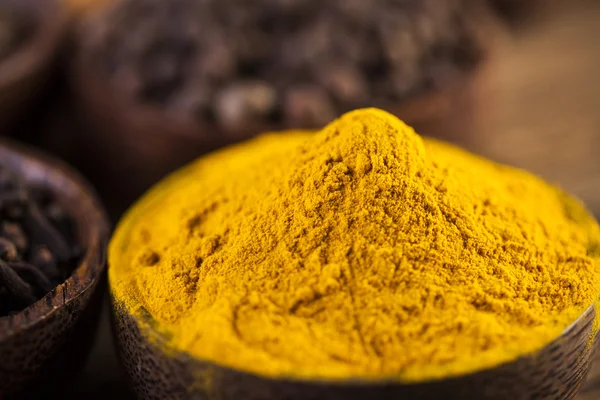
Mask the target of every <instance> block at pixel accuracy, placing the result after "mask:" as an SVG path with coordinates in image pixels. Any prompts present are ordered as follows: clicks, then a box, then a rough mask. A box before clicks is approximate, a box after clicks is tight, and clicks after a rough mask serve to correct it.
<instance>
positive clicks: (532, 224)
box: [109, 109, 600, 381]
mask: <svg viewBox="0 0 600 400" xmlns="http://www.w3.org/2000/svg"><path fill="white" fill-rule="evenodd" d="M109 263H110V270H109V280H110V287H111V291H112V295H113V296H114V298H115V300H116V301H117V303H118V304H119V306H120V307H124V308H125V309H126V310H127V311H128V312H130V313H132V314H133V315H137V316H139V315H142V313H149V314H150V315H151V316H152V317H153V318H154V319H155V320H156V321H157V329H158V330H159V331H161V332H163V333H165V337H167V338H168V341H167V344H168V346H167V347H172V348H174V349H175V350H178V351H184V352H188V353H189V354H191V355H193V356H195V357H198V358H200V359H205V360H210V361H213V362H215V363H217V364H220V365H225V366H228V367H233V368H238V369H241V370H244V371H250V372H253V373H257V374H260V375H266V376H277V377H282V376H288V377H305V378H323V379H346V378H348V377H361V378H381V377H388V378H390V377H391V378H396V379H400V380H406V381H419V380H424V379H429V378H434V377H442V376H449V375H455V374H461V373H468V372H471V371H475V370H479V369H483V368H486V367H491V366H495V365H497V364H499V363H503V362H507V361H509V360H512V359H515V358H517V357H518V356H520V355H523V354H526V353H531V352H535V351H537V350H539V349H541V348H542V347H543V346H545V345H546V344H548V343H549V342H551V341H552V340H553V339H556V338H557V337H558V336H560V334H561V333H562V332H563V331H564V329H565V328H567V327H568V326H569V325H570V324H571V323H572V322H573V321H574V320H575V319H577V317H578V316H580V315H581V314H582V313H583V312H584V311H585V310H586V309H588V308H589V307H590V306H592V305H594V304H595V302H596V300H597V298H598V294H599V293H600V227H599V226H598V224H597V222H596V221H595V220H594V219H593V217H591V216H590V215H589V214H588V212H587V211H586V210H585V208H584V207H583V206H582V205H581V204H580V203H579V202H578V201H577V200H575V199H574V198H572V197H570V196H569V195H567V194H565V193H564V192H562V191H561V190H560V189H558V188H556V187H553V186H551V185H549V184H547V183H545V182H543V181H542V180H541V179H539V178H537V177H535V176H533V175H531V174H529V173H527V172H525V171H521V170H518V169H514V168H511V167H508V166H502V165H498V164H495V163H493V162H490V161H487V160H485V159H483V158H480V157H477V156H475V155H472V154H470V153H468V152H466V151H464V150H461V149H459V148H456V147H453V146H451V145H449V144H446V143H443V142H438V141H434V140H426V139H422V138H421V137H419V136H418V135H417V134H415V132H414V131H413V130H412V129H411V128H410V127H408V126H406V125H405V124H404V123H402V122H401V121H400V120H398V119H397V118H396V117H394V116H392V115H390V114H388V113H386V112H383V111H380V110H376V109H366V110H358V111H355V112H351V113H349V114H346V115H344V116H342V117H341V118H340V119H338V120H336V121H334V122H332V123H331V124H330V125H328V126H327V127H325V128H324V129H323V130H321V131H320V132H317V133H307V132H287V133H282V134H267V135H264V136H261V137H259V138H257V139H255V140H253V141H250V142H247V143H244V144H240V145H237V146H235V147H231V148H228V149H224V150H222V151H219V152H217V153H214V154H212V155H209V156H206V157H204V158H201V159H199V160H198V161H197V162H195V163H193V164H191V165H189V166H188V167H186V168H184V169H182V170H180V171H179V172H177V173H175V174H173V175H172V176H171V177H169V178H168V179H166V180H165V181H163V182H161V183H159V184H158V185H157V186H156V187H155V188H153V189H152V190H151V191H150V192H149V193H148V194H147V195H146V196H145V197H143V198H142V199H141V200H140V202H139V203H138V204H136V205H135V206H134V207H133V208H132V209H131V210H130V211H129V213H128V214H127V215H126V216H125V217H124V219H123V220H122V221H121V223H120V225H119V227H118V229H117V231H116V234H115V236H114V237H113V239H112V242H111V245H110V249H109Z"/></svg>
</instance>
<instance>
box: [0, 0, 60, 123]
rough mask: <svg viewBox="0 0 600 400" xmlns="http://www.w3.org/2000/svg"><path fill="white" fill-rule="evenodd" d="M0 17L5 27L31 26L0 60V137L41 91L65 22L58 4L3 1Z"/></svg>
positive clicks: (44, 0)
mask: <svg viewBox="0 0 600 400" xmlns="http://www.w3.org/2000/svg"><path fill="white" fill-rule="evenodd" d="M0 13H2V15H3V16H4V18H6V21H7V23H8V24H11V23H14V22H15V21H18V20H19V19H24V21H25V22H26V23H28V24H30V25H31V27H30V28H29V29H31V32H29V33H28V34H27V35H26V37H25V38H24V39H23V41H22V42H21V41H19V42H18V43H17V44H16V45H15V47H14V48H13V49H12V50H10V51H9V53H8V54H7V55H6V56H5V57H3V58H0V129H3V131H1V132H0V135H2V134H4V133H6V131H5V130H4V129H5V128H6V127H7V126H9V125H10V123H12V122H13V121H14V120H16V119H17V118H18V117H19V114H20V113H22V112H23V110H24V108H25V107H26V106H28V105H29V104H30V103H32V102H33V101H34V100H35V99H36V97H37V94H38V93H39V92H40V90H41V89H42V88H43V87H44V84H45V81H46V79H47V78H48V76H49V73H50V71H51V67H52V66H53V61H54V60H55V59H56V58H57V55H58V52H59V49H60V47H61V45H62V44H63V38H64V34H65V32H66V27H67V22H68V18H67V14H66V13H64V12H63V9H62V3H61V2H60V0H3V1H2V2H0ZM8 29H9V30H10V29H11V28H10V27H8ZM8 34H10V33H8ZM17 36H18V35H17ZM17 39H20V38H17Z"/></svg>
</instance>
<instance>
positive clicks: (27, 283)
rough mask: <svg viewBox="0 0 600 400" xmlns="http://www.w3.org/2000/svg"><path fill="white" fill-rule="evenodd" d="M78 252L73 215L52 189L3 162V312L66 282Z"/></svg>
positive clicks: (0, 265) (0, 228) (0, 210)
mask: <svg viewBox="0 0 600 400" xmlns="http://www.w3.org/2000/svg"><path fill="white" fill-rule="evenodd" d="M80 255H81V251H80V247H79V246H78V245H77V243H76V240H75V235H74V221H73V218H72V217H71V216H69V214H68V213H67V211H66V210H65V208H64V207H63V206H62V205H61V204H60V203H59V202H58V199H57V198H56V196H54V194H53V192H52V191H51V190H50V189H49V188H47V187H43V186H37V185H31V184H28V183H26V182H24V181H23V180H22V179H21V178H20V177H19V176H17V174H16V173H13V172H12V171H10V170H9V169H8V168H6V167H3V166H2V165H0V318H1V317H3V316H7V315H11V314H14V313H16V312H18V311H20V310H22V309H24V308H26V307H28V306H29V305H31V304H33V303H34V302H36V301H37V300H39V299H41V298H42V297H44V296H45V295H46V294H47V293H48V292H50V291H51V290H52V289H53V288H54V287H56V286H58V285H59V284H61V283H62V282H64V280H65V279H66V278H67V277H68V276H69V275H71V273H72V272H73V270H74V269H75V267H76V266H77V262H78V260H79V258H80Z"/></svg>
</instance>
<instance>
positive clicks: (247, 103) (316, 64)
mask: <svg viewBox="0 0 600 400" xmlns="http://www.w3.org/2000/svg"><path fill="white" fill-rule="evenodd" d="M477 2H479V3H481V1H479V0H371V1H367V0H327V1H316V0H285V1H283V0H257V1H252V2H249V1H245V0H206V1H192V0H169V1H164V0H124V1H120V2H117V3H116V4H115V6H114V8H112V9H110V10H109V11H108V12H107V13H106V14H104V15H101V14H99V15H98V16H96V17H97V18H99V19H98V20H92V21H90V23H89V24H88V25H87V29H86V30H85V31H84V32H82V34H81V37H82V39H83V40H84V41H85V46H87V47H86V48H87V51H91V53H92V54H93V59H94V60H96V62H97V64H98V65H100V66H101V67H102V69H103V70H102V72H103V73H106V74H107V75H108V76H109V78H110V80H111V81H112V83H113V84H114V86H115V87H116V88H119V90H123V91H124V92H125V93H124V94H125V95H126V96H128V97H130V98H131V99H135V100H136V101H140V102H142V103H144V104H147V105H152V106H155V107H162V108H164V109H165V110H166V111H167V112H168V113H170V114H173V115H179V116H184V117H188V118H196V119H205V120H213V121H215V122H217V123H218V124H219V125H221V126H223V127H225V128H227V129H229V130H231V131H235V130H237V129H245V128H248V126H255V125H257V124H260V123H263V124H264V123H277V124H279V123H282V122H283V123H288V124H292V125H294V127H296V128H302V127H314V126H321V125H322V124H323V123H325V122H328V121H329V120H331V119H332V118H333V117H334V116H335V115H339V114H341V113H343V112H345V111H348V110H350V109H355V108H359V107H365V106H383V107H385V106H388V105H390V104H394V103H396V102H398V101H400V100H404V99H406V98H408V97H410V96H413V95H414V94H416V93H418V92H421V91H423V90H426V89H428V88H431V87H435V86H437V85H439V84H440V83H443V82H444V81H445V80H447V79H450V78H452V77H453V76H456V74H457V73H458V72H461V71H464V70H468V69H470V68H471V67H472V66H473V65H475V63H476V61H477V60H478V59H479V57H480V54H481V43H480V42H479V38H478V37H477V35H476V34H475V31H476V29H477V27H476V23H477V22H476V20H477V19H476V15H475V14H476V13H475V12H474V11H472V10H473V7H472V6H473V4H474V3H477ZM374 99H377V100H374ZM313 102H314V103H315V105H314V106H313V107H311V106H310V104H309V103H313ZM376 103H377V104H376Z"/></svg>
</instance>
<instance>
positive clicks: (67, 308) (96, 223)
mask: <svg viewBox="0 0 600 400" xmlns="http://www.w3.org/2000/svg"><path fill="white" fill-rule="evenodd" d="M0 160H2V163H3V164H5V165H7V166H8V167H9V168H11V169H14V170H16V171H17V172H18V173H20V174H22V176H23V177H24V179H25V180H26V181H28V182H35V183H36V184H42V185H46V186H48V187H49V188H51V189H52V190H53V191H54V193H56V195H57V197H58V200H59V201H60V202H61V203H62V204H64V205H65V206H66V207H67V208H68V210H70V212H71V213H72V215H73V216H74V218H75V221H76V227H77V238H78V240H79V242H80V243H81V245H82V246H83V247H84V248H85V249H86V251H85V254H84V256H83V258H82V261H81V263H80V265H79V266H78V267H77V269H76V270H75V271H74V272H73V274H72V275H71V277H69V278H68V279H67V280H66V281H65V282H64V283H63V284H61V285H59V286H58V287H56V288H55V289H54V290H53V291H52V292H50V293H48V294H47V295H46V296H45V297H44V298H43V299H41V300H39V301H38V302H36V303H34V304H33V305H31V306H30V307H28V308H26V309H25V310H23V311H21V312H20V313H17V314H15V315H13V316H10V317H1V318H0V399H7V398H19V399H21V398H28V396H31V398H42V397H41V395H42V394H45V395H46V396H47V395H48V393H49V392H51V391H52V390H54V389H55V388H58V387H59V386H60V385H61V384H62V383H64V382H65V381H66V380H67V379H69V378H72V377H74V376H75V373H76V372H77V371H79V370H80V369H81V367H82V364H83V362H84V361H85V359H86V357H87V354H88V352H89V350H90V348H91V344H92V341H93V337H94V331H95V328H96V324H97V321H98V316H99V311H100V306H101V304H102V302H101V299H102V294H103V290H102V287H103V284H104V281H105V279H104V275H105V274H104V271H105V270H104V266H105V264H106V263H105V252H106V244H107V240H108V236H109V226H108V223H107V219H106V216H105V213H104V211H103V209H102V207H101V206H100V204H99V203H98V201H97V200H96V196H95V195H94V193H93V191H92V190H91V189H90V188H89V186H88V185H87V184H86V183H85V182H84V181H83V179H82V178H81V177H80V176H79V175H78V174H76V173H75V172H73V171H72V170H70V169H69V168H68V167H67V166H65V165H63V164H62V163H61V162H59V161H56V160H53V159H51V158H47V157H45V156H43V155H40V154H36V153H34V152H33V151H31V150H28V149H25V148H22V147H20V146H18V145H15V144H11V143H8V142H7V141H0Z"/></svg>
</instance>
